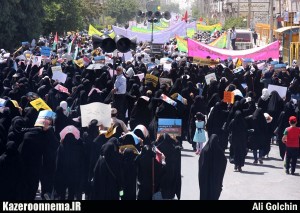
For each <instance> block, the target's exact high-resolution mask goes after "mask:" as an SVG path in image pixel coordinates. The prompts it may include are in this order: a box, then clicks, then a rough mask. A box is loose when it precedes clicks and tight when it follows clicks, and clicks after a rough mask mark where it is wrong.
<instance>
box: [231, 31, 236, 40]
mask: <svg viewBox="0 0 300 213" xmlns="http://www.w3.org/2000/svg"><path fill="white" fill-rule="evenodd" d="M230 38H231V39H236V31H235V30H234V31H232V32H231V35H230Z"/></svg>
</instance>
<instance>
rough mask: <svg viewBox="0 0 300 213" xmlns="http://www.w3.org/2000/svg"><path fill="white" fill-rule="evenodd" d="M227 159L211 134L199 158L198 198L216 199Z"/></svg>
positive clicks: (219, 192)
mask: <svg viewBox="0 0 300 213" xmlns="http://www.w3.org/2000/svg"><path fill="white" fill-rule="evenodd" d="M226 165H227V159H226V157H225V154H224V152H223V150H222V149H221V147H220V145H219V138H218V136H217V135H215V134H213V135H211V137H210V138H209V141H208V142H207V144H206V145H205V147H204V148H203V149H202V151H201V155H200V158H199V174H198V178H199V187H200V200H218V199H219V197H220V194H221V191H222V186H223V178H224V174H225V170H226Z"/></svg>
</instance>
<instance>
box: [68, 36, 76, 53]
mask: <svg viewBox="0 0 300 213" xmlns="http://www.w3.org/2000/svg"><path fill="white" fill-rule="evenodd" d="M75 39H76V35H75V36H74V38H73V40H72V41H71V42H70V43H69V44H68V54H71V51H72V45H73V43H74V41H75Z"/></svg>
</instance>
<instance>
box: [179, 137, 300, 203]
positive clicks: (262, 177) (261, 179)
mask: <svg viewBox="0 0 300 213" xmlns="http://www.w3.org/2000/svg"><path fill="white" fill-rule="evenodd" d="M183 147H184V149H183V150H182V154H181V155H182V170H181V174H182V190H181V199H182V200H197V199H199V197H200V192H199V185H198V160H199V156H198V155H196V154H195V153H194V151H192V146H191V145H190V144H189V143H188V142H184V143H183ZM225 155H226V157H227V159H228V156H229V151H228V150H226V152H225ZM253 161H254V159H253V154H252V152H248V155H247V157H246V162H245V166H244V167H243V168H242V169H243V171H242V172H241V173H240V172H235V171H234V165H233V164H231V163H229V161H227V168H226V172H225V177H224V180H223V191H222V193H221V196H220V200H299V198H300V184H299V183H300V182H299V181H300V176H299V173H300V166H299V165H300V162H299V160H298V163H297V168H296V175H295V176H293V175H287V174H285V170H284V168H283V161H282V160H281V159H280V157H279V148H278V146H277V145H272V148H271V152H270V154H269V158H268V159H264V160H263V164H262V165H260V164H256V165H254V164H253Z"/></svg>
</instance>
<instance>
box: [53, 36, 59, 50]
mask: <svg viewBox="0 0 300 213" xmlns="http://www.w3.org/2000/svg"><path fill="white" fill-rule="evenodd" d="M57 44H58V36H57V32H56V34H55V37H54V41H53V46H52V50H56V49H57Z"/></svg>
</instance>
